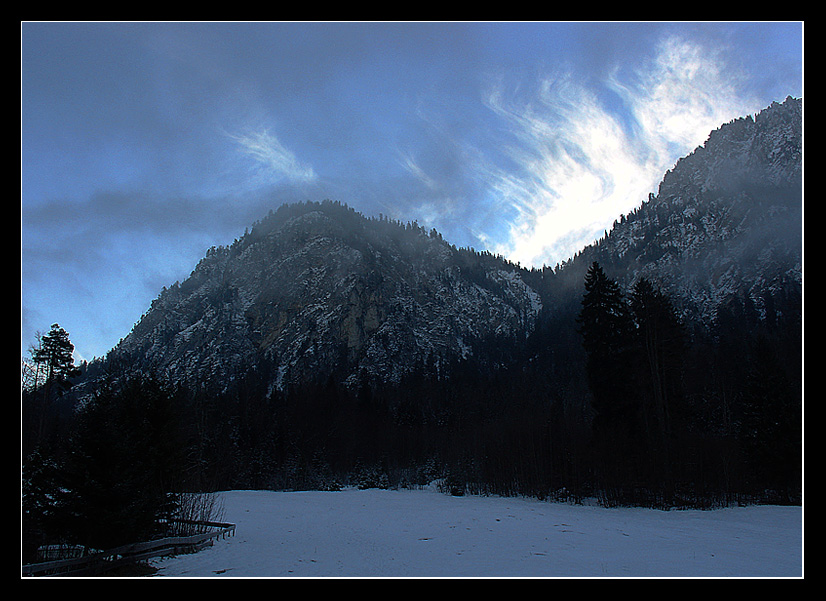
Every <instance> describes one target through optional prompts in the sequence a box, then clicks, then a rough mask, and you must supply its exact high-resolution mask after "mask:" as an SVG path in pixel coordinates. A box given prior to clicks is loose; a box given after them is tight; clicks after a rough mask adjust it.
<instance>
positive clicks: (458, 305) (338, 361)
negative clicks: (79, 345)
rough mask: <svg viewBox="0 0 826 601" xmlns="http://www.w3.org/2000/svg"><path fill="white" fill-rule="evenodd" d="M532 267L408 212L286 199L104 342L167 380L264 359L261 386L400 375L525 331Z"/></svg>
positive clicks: (228, 376)
mask: <svg viewBox="0 0 826 601" xmlns="http://www.w3.org/2000/svg"><path fill="white" fill-rule="evenodd" d="M529 280H530V276H529V274H526V273H525V272H523V270H520V269H518V268H517V267H516V266H514V265H512V264H510V263H507V262H506V261H504V260H503V259H501V258H495V257H492V256H490V255H486V254H476V253H474V252H471V251H468V250H462V249H456V248H455V247H453V246H451V245H450V244H448V243H447V242H445V241H444V240H443V239H442V237H441V236H440V235H439V234H438V233H437V232H435V231H430V232H427V231H425V230H424V229H423V228H421V227H419V226H418V225H416V224H401V223H398V222H394V221H390V220H386V219H383V218H380V219H369V218H366V217H364V216H363V215H361V214H359V213H357V212H355V211H354V210H353V209H351V208H349V207H346V206H343V205H341V204H339V203H335V202H331V201H325V202H321V203H312V202H308V203H301V204H296V205H284V206H281V207H280V208H279V209H278V210H277V211H274V212H271V213H270V215H268V216H267V217H266V218H264V219H263V220H261V221H260V222H258V223H256V224H255V225H254V226H253V227H252V230H251V231H249V232H248V233H246V234H245V235H244V236H243V237H241V238H240V239H238V240H236V242H235V243H234V244H232V245H231V246H229V247H220V248H213V249H210V251H209V252H208V253H207V256H206V257H205V258H204V259H203V260H202V261H201V262H200V263H199V264H198V266H197V267H196V268H195V270H194V271H193V272H192V274H191V276H190V277H189V278H188V279H187V280H185V281H184V282H183V283H181V284H178V283H175V285H173V286H172V287H170V288H169V289H165V290H164V291H163V293H162V294H161V295H160V297H159V298H158V299H157V300H156V301H155V302H153V303H152V306H151V307H150V309H149V311H148V312H147V313H146V314H145V316H144V317H143V318H142V319H141V320H140V322H139V323H138V324H137V325H136V326H135V328H134V329H133V331H132V332H131V333H130V334H129V336H127V337H126V338H125V339H124V340H123V341H122V342H121V343H120V344H119V345H118V346H117V347H116V348H115V349H114V350H113V351H112V353H111V356H112V357H113V358H114V357H123V358H126V360H127V361H128V362H129V363H130V364H132V365H137V366H140V368H142V369H151V370H158V371H163V372H165V373H168V374H169V376H170V377H171V378H173V379H175V380H176V381H181V382H191V381H195V382H199V383H205V384H209V383H211V382H215V383H218V382H220V383H221V385H222V386H226V385H227V384H228V383H230V382H231V381H232V380H233V379H234V378H235V377H238V376H241V375H242V374H243V373H244V372H245V371H246V370H248V369H250V368H251V367H252V366H258V365H261V364H266V365H267V366H268V373H267V374H266V375H265V374H262V377H266V378H268V379H269V383H270V385H271V386H273V387H275V388H278V389H283V388H284V387H285V386H286V385H288V384H291V383H301V382H308V381H326V380H327V379H328V378H329V377H334V379H335V380H336V381H337V382H347V383H348V384H350V385H352V384H354V383H356V382H358V381H360V380H361V379H367V380H370V381H373V382H376V381H381V382H395V383H398V382H399V381H400V380H401V379H402V378H403V377H404V376H405V375H406V374H409V373H410V372H411V371H413V370H414V369H417V368H420V367H422V366H425V365H427V366H428V367H429V368H430V369H433V370H439V369H442V368H445V367H446V366H447V365H448V364H450V363H452V362H454V361H456V360H459V359H463V358H466V357H468V356H473V357H475V358H477V359H478V360H480V361H484V362H485V363H492V364H495V363H496V362H497V361H498V359H497V358H496V357H495V356H494V354H493V353H492V352H489V350H486V349H485V348H484V345H488V346H490V345H495V344H498V343H502V342H504V343H508V344H509V343H512V342H514V341H516V340H519V339H524V338H525V336H527V335H528V334H529V333H530V332H531V330H532V327H533V322H534V320H535V319H536V315H537V313H538V311H539V309H540V308H541V306H542V301H541V298H540V296H539V293H538V292H537V291H536V290H534V288H533V287H531V286H530V285H529V283H528V281H529Z"/></svg>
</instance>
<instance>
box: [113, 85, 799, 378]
mask: <svg viewBox="0 0 826 601" xmlns="http://www.w3.org/2000/svg"><path fill="white" fill-rule="evenodd" d="M594 260H598V261H599V262H600V263H601V264H602V265H603V267H604V268H605V270H606V272H607V273H609V275H610V276H611V277H613V278H615V279H617V280H618V281H620V282H621V283H623V284H624V285H626V286H630V285H632V284H633V282H634V281H636V279H637V278H639V277H643V276H644V277H647V278H649V279H651V280H653V281H654V282H655V283H657V284H659V285H660V286H661V287H663V288H664V289H665V290H666V291H667V292H668V293H669V294H670V295H671V296H672V297H673V298H674V300H675V301H676V302H675V304H676V305H677V306H679V307H680V309H681V310H682V311H683V314H684V317H685V318H686V319H694V320H698V321H699V322H700V323H705V324H708V323H711V321H713V319H714V316H715V312H716V309H717V307H718V306H719V304H720V303H721V302H725V300H726V299H727V298H729V297H730V296H731V295H733V294H741V295H747V296H749V297H750V298H751V299H753V300H754V302H755V304H756V305H757V306H758V308H760V307H764V305H765V302H766V299H767V298H768V297H769V296H771V295H774V294H783V293H785V292H786V291H788V290H789V289H792V290H799V288H800V286H801V283H802V101H801V100H798V99H793V98H788V99H787V100H786V101H785V102H783V103H781V104H779V103H775V104H772V105H771V106H770V107H768V108H766V109H765V110H764V111H762V112H760V113H759V114H757V115H756V116H753V117H751V116H749V117H745V118H742V119H737V120H735V121H733V122H731V123H728V124H726V125H723V126H721V127H720V128H719V129H718V130H716V131H714V132H712V133H711V135H710V136H709V138H708V141H707V142H706V143H705V144H704V145H703V146H702V147H700V148H698V149H696V150H695V151H694V152H693V153H692V154H691V155H689V156H687V157H685V158H683V159H681V160H680V161H679V162H678V163H677V164H676V165H675V166H674V168H673V169H672V170H671V171H669V172H668V173H666V175H665V177H664V179H663V181H662V183H661V185H660V187H659V191H658V193H657V194H656V195H652V196H651V197H650V198H649V200H648V202H644V203H642V205H641V206H640V208H639V209H638V210H636V211H634V212H632V213H631V214H629V215H627V216H622V217H621V218H620V219H618V221H617V222H616V223H615V224H614V227H613V228H612V230H611V232H610V233H608V234H607V236H606V237H605V238H604V239H602V240H600V241H599V242H598V243H596V244H594V245H593V246H590V247H587V248H585V249H583V251H582V252H580V253H578V255H577V256H576V257H574V258H572V259H571V260H570V261H568V262H566V264H565V265H563V266H562V267H561V269H559V270H558V271H557V272H556V273H555V274H551V273H550V270H542V271H527V270H524V269H521V268H519V267H517V266H515V265H513V264H511V263H509V262H507V261H505V260H503V259H501V258H498V257H493V256H491V255H490V254H488V253H476V252H471V251H468V250H464V249H457V248H455V247H453V246H452V245H450V244H449V243H447V242H446V241H444V240H442V238H441V236H440V235H439V234H438V233H437V232H435V231H430V232H427V231H425V230H424V229H422V228H420V227H418V226H417V225H415V224H413V225H409V224H408V225H403V224H401V223H398V222H394V221H390V220H387V219H374V218H367V217H364V216H362V215H361V214H359V213H357V212H355V211H353V210H352V209H350V208H348V207H346V206H342V205H340V204H338V203H334V202H330V201H325V202H322V203H305V204H299V205H285V206H282V207H280V208H279V209H278V210H277V211H274V212H271V213H270V215H268V216H267V217H266V218H264V219H262V220H261V221H260V222H258V223H256V224H255V225H254V227H253V228H252V230H251V231H249V232H248V233H247V234H245V235H244V236H243V237H242V238H240V239H239V240H236V241H235V243H234V244H232V245H231V246H228V247H220V248H212V249H210V250H209V251H208V253H207V255H206V257H204V259H203V260H202V261H201V262H200V263H199V264H198V266H197V267H196V268H195V270H194V271H193V272H192V274H191V275H190V277H189V278H187V279H186V280H185V281H184V282H183V283H180V284H178V283H176V284H175V285H173V286H172V287H170V288H169V289H164V291H163V292H162V293H161V295H160V296H159V297H158V298H157V299H156V300H155V301H154V302H153V303H152V306H151V307H150V308H149V310H148V311H147V312H146V314H145V315H144V317H143V318H142V319H141V320H140V322H139V323H138V324H137V325H136V326H135V327H134V329H133V331H132V332H131V333H130V334H129V335H128V336H127V337H126V338H125V339H124V340H123V341H122V342H121V343H120V344H119V345H118V346H117V347H115V349H113V350H112V351H111V353H110V357H111V358H119V359H121V360H123V361H125V362H126V363H127V364H128V365H131V366H133V367H135V368H139V369H152V370H155V371H158V372H161V373H165V374H168V375H170V376H171V377H172V378H174V379H175V380H177V381H180V382H183V383H187V384H190V385H197V386H201V385H209V386H218V387H219V388H220V387H221V386H227V385H228V384H229V383H230V382H231V381H232V380H233V379H234V378H236V377H239V375H241V374H243V373H245V372H247V371H249V370H250V369H253V368H256V369H260V370H261V372H260V373H261V376H262V377H265V378H268V380H269V383H270V385H271V386H272V387H275V388H282V387H285V386H288V385H289V384H291V383H293V382H298V381H307V380H321V381H323V380H326V379H327V378H329V377H334V378H335V379H336V380H337V381H340V382H348V383H357V382H358V381H359V380H360V379H361V378H373V379H380V380H382V381H389V382H397V381H400V380H401V379H402V378H403V377H404V375H405V374H406V373H409V372H410V371H411V370H413V369H416V368H420V367H422V366H426V367H427V369H429V370H431V371H435V372H438V371H439V370H442V369H446V366H448V365H449V364H451V363H452V362H455V361H456V360H457V359H462V358H467V357H473V358H474V360H476V361H479V362H480V363H482V364H488V365H493V364H496V362H497V361H503V360H504V359H503V357H505V356H506V354H507V353H506V351H507V349H514V348H518V346H519V344H520V343H521V342H522V341H524V340H525V339H526V338H527V337H528V336H529V335H530V333H531V332H532V331H533V329H534V327H535V326H536V323H537V318H538V316H539V315H540V311H541V310H542V309H543V306H544V309H545V315H547V314H548V313H549V312H550V313H553V312H554V311H555V306H554V304H553V303H555V302H558V301H559V299H562V298H567V299H568V301H567V302H568V303H569V306H572V305H571V303H575V302H576V299H577V298H578V296H579V295H581V285H582V275H583V274H584V270H585V269H586V268H587V266H588V265H589V264H590V263H591V261H594Z"/></svg>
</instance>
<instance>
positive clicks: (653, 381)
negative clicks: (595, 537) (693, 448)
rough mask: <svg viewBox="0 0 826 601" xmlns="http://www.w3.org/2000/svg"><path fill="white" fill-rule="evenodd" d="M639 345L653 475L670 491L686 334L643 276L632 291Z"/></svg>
mask: <svg viewBox="0 0 826 601" xmlns="http://www.w3.org/2000/svg"><path fill="white" fill-rule="evenodd" d="M630 305H631V311H632V314H633V317H634V321H635V324H636V335H637V336H636V337H637V343H638V349H637V350H638V357H639V358H638V360H637V361H636V365H637V369H638V371H637V373H636V375H637V381H638V389H639V393H640V395H641V399H642V403H641V421H642V424H643V427H644V432H645V444H646V445H647V447H648V451H649V452H648V453H647V456H648V458H649V461H650V465H651V468H652V473H651V474H650V475H649V478H650V479H651V480H652V481H653V482H655V483H657V485H660V486H662V488H663V490H664V491H665V492H666V494H670V491H671V489H672V487H673V482H672V478H673V474H672V471H673V470H672V468H673V466H672V462H673V460H674V457H673V448H672V447H673V434H674V428H675V423H674V422H675V420H676V419H677V418H678V417H679V415H680V408H681V407H680V404H681V403H680V401H681V395H682V386H681V385H682V357H683V351H684V348H685V334H684V331H683V328H682V324H681V323H680V321H679V319H678V317H677V314H676V312H675V310H674V307H673V306H672V304H671V301H670V299H669V298H668V296H667V295H666V294H665V293H664V292H662V291H661V290H660V289H658V288H656V287H655V286H654V285H653V284H652V283H651V282H650V281H648V280H647V279H645V278H641V279H640V280H638V281H637V283H636V284H635V285H634V288H633V290H632V292H631V302H630Z"/></svg>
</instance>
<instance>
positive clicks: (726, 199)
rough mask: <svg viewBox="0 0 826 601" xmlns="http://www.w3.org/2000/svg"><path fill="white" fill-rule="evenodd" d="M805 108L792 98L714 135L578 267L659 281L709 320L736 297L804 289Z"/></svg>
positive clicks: (586, 254) (589, 251)
mask: <svg viewBox="0 0 826 601" xmlns="http://www.w3.org/2000/svg"><path fill="white" fill-rule="evenodd" d="M802 110H803V109H802V100H801V99H795V98H791V97H789V98H787V99H786V100H785V101H784V102H783V103H773V104H772V105H771V106H769V107H767V108H766V109H764V110H763V111H761V112H760V113H758V114H757V115H755V116H748V117H744V118H740V119H737V120H735V121H732V122H730V123H727V124H725V125H722V126H721V127H720V128H718V129H717V130H715V131H713V132H711V134H710V135H709V138H708V140H707V141H706V143H705V144H704V145H703V146H701V147H699V148H697V149H696V150H695V151H694V152H693V153H691V154H690V155H688V156H686V157H684V158H682V159H680V160H679V161H678V162H677V164H676V165H675V166H674V168H673V169H671V170H670V171H669V172H667V173H666V175H665V177H664V178H663V181H662V182H661V184H660V186H659V190H658V193H657V194H656V195H652V196H651V197H650V198H649V200H648V202H646V203H644V204H643V205H642V206H641V207H640V208H639V209H638V210H636V211H634V212H633V213H631V214H630V215H627V216H623V217H622V218H621V219H619V220H618V221H617V222H616V223H615V224H614V227H613V228H612V230H611V231H610V232H609V234H608V235H607V236H606V237H605V238H604V239H602V240H601V241H600V242H599V243H597V244H595V245H594V246H591V247H589V248H587V249H585V250H584V251H583V253H582V255H581V256H580V257H578V260H579V261H580V262H582V263H590V261H592V260H599V261H600V263H602V264H605V265H606V266H607V267H608V271H610V272H611V273H612V276H613V277H615V278H617V279H619V280H622V281H624V283H626V284H627V285H630V284H632V283H633V282H634V281H635V280H636V279H637V278H639V277H647V278H649V279H650V280H653V281H656V282H658V283H659V284H660V285H661V286H663V287H664V288H666V289H667V290H668V291H669V293H670V294H671V295H672V296H673V297H674V298H675V299H677V300H678V302H679V304H680V305H681V306H682V308H683V310H684V311H685V312H686V313H687V314H688V315H691V316H695V317H699V318H701V319H703V320H704V321H706V322H708V321H710V320H711V319H712V318H713V316H714V312H715V310H716V308H717V306H718V305H719V304H720V303H721V302H725V301H726V299H728V298H729V297H731V296H732V295H735V294H740V295H746V296H749V297H750V298H751V299H752V300H753V301H754V303H755V305H756V306H757V307H758V308H760V306H761V304H762V302H763V299H764V297H765V295H766V294H780V293H784V292H785V291H786V290H787V289H788V288H789V287H796V288H799V287H800V285H801V282H802V234H803V220H802V212H803V182H802V136H803V122H802Z"/></svg>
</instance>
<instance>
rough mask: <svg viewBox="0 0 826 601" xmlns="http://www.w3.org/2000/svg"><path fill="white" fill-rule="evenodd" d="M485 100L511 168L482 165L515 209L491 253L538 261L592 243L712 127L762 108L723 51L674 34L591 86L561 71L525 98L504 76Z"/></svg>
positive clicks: (500, 197)
mask: <svg viewBox="0 0 826 601" xmlns="http://www.w3.org/2000/svg"><path fill="white" fill-rule="evenodd" d="M606 95H608V97H609V98H610V99H611V100H612V101H613V106H611V105H609V103H608V102H606V100H605V98H606ZM485 102H486V104H487V106H488V107H489V108H490V109H491V110H492V111H493V112H494V113H495V114H496V115H498V116H499V117H500V118H501V119H502V120H503V122H505V123H506V124H507V126H508V131H509V132H510V135H511V136H512V142H511V143H510V144H508V145H507V146H506V147H505V149H506V153H507V156H508V158H509V159H510V163H511V167H510V168H504V167H501V166H500V167H491V166H490V165H485V166H484V168H483V170H481V171H480V177H483V178H485V179H486V181H487V185H488V187H489V189H490V190H491V195H492V196H495V197H497V202H498V203H500V205H501V206H504V207H508V208H509V209H511V211H512V212H513V214H514V215H515V217H513V218H512V219H511V220H510V222H509V225H508V232H507V237H506V239H505V240H504V241H500V242H498V243H495V244H494V248H492V249H491V250H493V251H494V252H497V253H501V254H502V255H504V256H506V257H509V258H511V259H512V260H515V261H519V262H520V263H522V264H527V265H537V266H539V265H542V264H548V265H553V264H555V263H556V262H558V261H562V260H565V259H567V258H568V257H570V256H572V255H573V254H574V253H575V252H577V251H578V250H580V249H581V248H583V247H584V246H585V245H587V244H590V243H591V242H593V241H594V240H595V239H597V238H598V237H600V236H601V235H602V234H603V232H604V231H605V230H606V229H610V227H611V224H612V223H613V221H614V220H615V219H616V218H618V217H619V216H620V215H622V214H624V213H627V212H629V211H631V210H633V209H634V208H636V207H637V206H639V205H640V204H641V202H642V201H644V200H645V199H646V198H647V196H648V193H649V192H656V187H657V184H658V183H659V181H660V180H661V179H662V176H663V174H664V173H665V171H666V170H667V169H669V168H671V167H672V166H673V165H674V163H675V161H676V160H677V159H678V158H680V157H681V156H683V155H685V154H688V153H689V152H691V151H692V150H693V149H694V148H695V147H696V146H698V145H700V144H702V143H703V142H704V141H705V139H706V138H707V136H708V134H709V132H711V131H712V130H713V129H715V128H716V127H719V126H720V125H721V124H722V123H724V122H726V121H729V120H731V119H733V118H735V117H738V116H741V115H743V114H748V113H752V112H755V111H757V110H759V108H761V107H759V106H758V105H757V103H756V101H753V100H751V99H749V98H746V97H743V96H742V95H740V94H739V93H738V86H737V81H736V80H734V79H732V76H731V73H729V72H728V71H727V69H726V66H725V64H724V62H723V61H722V58H721V55H720V54H718V53H716V52H714V51H713V50H712V49H709V48H705V47H703V46H700V45H697V44H694V43H690V42H686V41H684V40H681V39H678V38H669V39H666V40H665V41H663V42H662V43H661V44H660V46H659V48H658V52H657V53H656V56H655V57H654V58H653V59H652V60H651V61H650V62H649V63H647V64H645V65H641V66H639V67H638V68H637V69H635V70H633V71H622V70H620V69H619V68H617V69H615V70H614V71H613V73H612V74H611V76H610V77H609V78H608V79H607V80H606V81H603V82H601V84H600V87H597V88H595V87H588V86H586V85H585V84H584V83H580V82H579V81H577V80H576V79H575V78H574V77H573V76H572V75H571V74H569V73H559V74H556V75H554V76H553V77H547V78H545V79H543V80H541V81H540V82H539V83H538V85H537V86H536V87H535V88H534V89H533V92H532V93H531V94H530V95H528V96H525V94H522V95H519V96H517V95H516V94H515V93H512V94H508V93H507V92H506V88H505V86H504V85H503V83H502V82H501V81H500V82H499V83H497V85H495V86H492V87H491V89H490V91H489V93H488V95H487V97H486V99H485ZM491 239H493V237H491Z"/></svg>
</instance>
